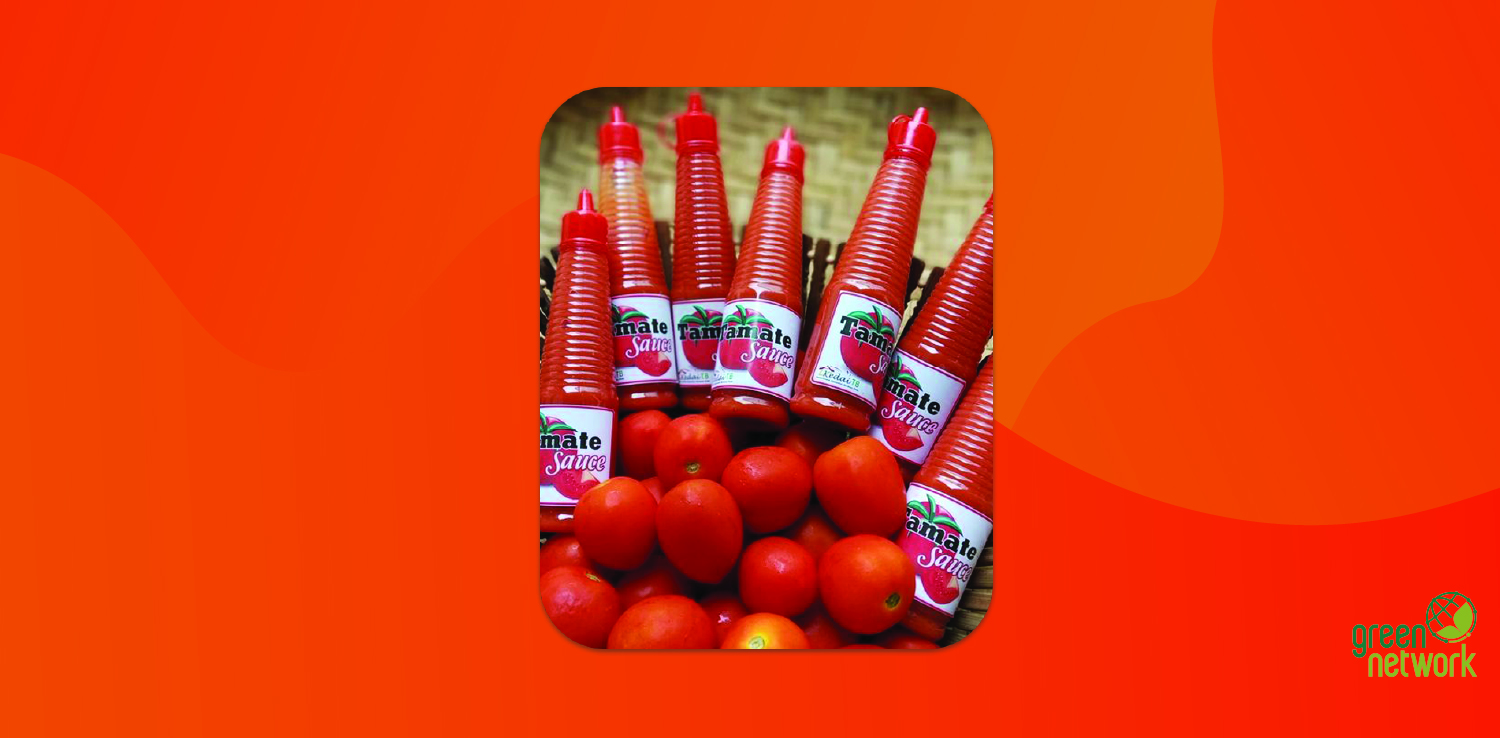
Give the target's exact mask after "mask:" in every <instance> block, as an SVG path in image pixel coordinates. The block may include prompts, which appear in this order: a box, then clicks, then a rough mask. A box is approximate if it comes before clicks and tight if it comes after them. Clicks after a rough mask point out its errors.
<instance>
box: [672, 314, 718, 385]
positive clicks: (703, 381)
mask: <svg viewBox="0 0 1500 738" xmlns="http://www.w3.org/2000/svg"><path fill="white" fill-rule="evenodd" d="M672 325H674V326H677V336H676V338H677V384H679V385H681V386H683V387H708V386H710V385H712V384H713V383H714V357H715V355H717V354H718V352H719V334H720V333H721V332H722V331H723V327H724V301H723V300H683V301H681V302H673V303H672Z"/></svg>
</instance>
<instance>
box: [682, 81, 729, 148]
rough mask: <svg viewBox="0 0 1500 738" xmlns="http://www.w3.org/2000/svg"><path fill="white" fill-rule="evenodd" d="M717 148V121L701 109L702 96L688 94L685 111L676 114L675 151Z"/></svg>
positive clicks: (694, 93)
mask: <svg viewBox="0 0 1500 738" xmlns="http://www.w3.org/2000/svg"><path fill="white" fill-rule="evenodd" d="M718 150H719V123H718V121H716V120H714V117H713V115H711V114H710V113H709V112H708V111H706V110H704V109H703V96H702V95H700V94H698V93H696V92H693V93H689V94H688V109H687V112H686V113H683V114H681V115H679V116H677V153H678V154H683V153H686V152H688V151H709V152H717V151H718Z"/></svg>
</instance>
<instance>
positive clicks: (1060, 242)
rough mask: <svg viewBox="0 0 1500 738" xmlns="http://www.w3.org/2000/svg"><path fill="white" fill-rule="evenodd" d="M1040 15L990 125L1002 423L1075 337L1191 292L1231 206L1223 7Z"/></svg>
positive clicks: (1060, 10) (1009, 35) (1020, 41)
mask: <svg viewBox="0 0 1500 738" xmlns="http://www.w3.org/2000/svg"><path fill="white" fill-rule="evenodd" d="M1031 12H1033V13H1035V16H1029V17H1025V18H1022V19H1017V21H1016V23H1015V24H1014V25H1011V24H1007V25H1005V26H1002V27H1000V29H999V30H998V32H999V33H1000V34H1001V36H1002V39H1001V42H1000V43H999V46H1000V47H1001V48H1005V49H1008V50H1009V52H1008V53H1009V55H1010V56H1012V57H1013V58H1014V59H1017V60H1021V59H1024V60H1025V63H1024V64H1020V63H1017V64H1005V65H1002V66H1001V75H1000V78H999V80H998V83H999V86H1000V87H1001V89H1002V91H1003V94H1004V96H1005V98H1006V99H1007V100H1008V101H1010V102H1009V103H1008V105H1009V106H1010V107H1009V108H1008V109H1007V110H1006V111H1004V113H1005V114H1004V115H1003V116H997V115H994V114H993V113H990V114H989V115H988V118H987V120H988V121H989V123H990V130H991V133H992V134H993V136H994V140H995V169H996V171H997V172H999V176H997V177H996V180H995V181H996V188H995V249H996V253H995V257H996V264H995V274H996V280H997V283H996V290H995V320H996V328H995V346H996V351H995V357H996V359H995V360H996V365H995V415H996V417H997V418H998V419H999V420H1000V422H1002V423H1006V424H1010V423H1012V422H1014V421H1015V419H1016V417H1017V414H1018V413H1019V412H1020V410H1021V406H1022V405H1023V404H1024V403H1025V401H1026V397H1027V395H1028V394H1030V392H1031V389H1032V387H1033V385H1034V384H1035V382H1036V380H1037V378H1038V377H1040V376H1041V375H1042V372H1043V370H1044V369H1046V367H1047V364H1048V363H1049V362H1051V361H1052V359H1053V357H1055V356H1056V355H1057V352H1058V351H1060V350H1061V349H1062V348H1063V346H1065V345H1066V344H1067V343H1068V341H1070V340H1072V339H1073V338H1074V337H1075V336H1077V335H1078V334H1079V333H1080V332H1082V331H1083V330H1084V329H1086V328H1088V327H1089V326H1090V325H1093V324H1094V323H1095V322H1097V321H1099V320H1100V319H1101V318H1104V317H1105V316H1107V315H1110V314H1111V313H1114V312H1116V311H1118V310H1120V309H1122V308H1125V307H1128V306H1131V305H1136V304H1139V303H1142V302H1147V301H1150V300H1157V299H1161V298H1163V297H1167V296H1168V295H1171V294H1174V293H1176V292H1178V291H1180V290H1182V289H1183V288H1184V287H1186V286H1187V285H1188V284H1189V283H1191V282H1192V281H1193V279H1195V278H1196V277H1197V276H1198V275H1199V274H1200V273H1201V272H1202V270H1203V268H1204V266H1205V265H1207V264H1208V261H1209V259H1210V257H1211V256H1212V255H1213V252H1214V247H1215V244H1216V242H1217V241H1218V237H1219V224H1220V219H1221V216H1222V212H1223V183H1222V175H1221V168H1220V161H1219V133H1218V125H1217V122H1216V120H1215V115H1216V114H1215V110H1214V89H1213V78H1212V56H1211V48H1210V38H1211V32H1212V24H1213V13H1214V4H1213V3H1212V2H1190V3H1179V4H1177V6H1176V7H1174V8H1173V9H1171V10H1170V11H1166V10H1163V11H1160V12H1159V13H1155V14H1146V13H1142V12H1141V10H1140V9H1139V8H1137V7H1135V6H1133V5H1129V4H1124V5H1118V6H1110V5H1098V6H1093V7H1090V8H1089V9H1087V10H1086V11H1083V12H1086V13H1087V15H1088V18H1089V22H1088V23H1079V22H1078V18H1077V17H1076V15H1075V14H1076V13H1078V12H1080V10H1079V9H1077V8H1071V9H1070V8H1066V7H1065V6H1061V7H1050V6H1049V7H1047V8H1046V9H1036V10H1033V11H1031ZM1063 27H1066V28H1067V30H1066V32H1064V31H1062V28H1063ZM1012 45H1013V46H1012ZM1038 70H1046V73H1039V72H1038ZM1013 111H1014V114H1012V112H1013Z"/></svg>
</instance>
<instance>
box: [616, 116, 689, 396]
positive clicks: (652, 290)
mask: <svg viewBox="0 0 1500 738" xmlns="http://www.w3.org/2000/svg"><path fill="white" fill-rule="evenodd" d="M645 159H646V154H645V152H643V151H642V150H641V132H640V131H639V130H637V129H636V127H635V126H633V125H631V124H629V123H626V122H625V112H624V111H623V110H621V109H620V106H618V105H616V106H615V107H614V109H612V110H611V111H610V120H609V122H608V123H605V124H604V125H602V126H600V127H599V167H600V171H599V204H600V209H601V210H603V211H604V217H605V218H607V219H608V220H609V279H610V282H609V296H610V316H611V318H612V319H613V322H614V345H615V390H616V392H618V393H619V396H620V409H621V410H625V411H627V412H635V411H637V410H649V409H652V408H668V407H672V406H673V405H676V404H677V367H676V353H677V351H676V349H675V348H674V347H673V344H674V343H675V342H674V341H673V340H672V304H671V301H670V299H669V298H668V297H667V279H666V277H665V276H663V274H662V270H661V249H660V248H659V247H658V246H657V243H656V223H655V221H653V220H651V204H650V203H649V202H647V200H646V179H645V175H644V173H643V172H642V170H641V162H643V161H645Z"/></svg>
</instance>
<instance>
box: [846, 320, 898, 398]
mask: <svg viewBox="0 0 1500 738" xmlns="http://www.w3.org/2000/svg"><path fill="white" fill-rule="evenodd" d="M838 320H839V335H840V336H841V338H840V339H839V354H840V355H841V356H842V357H843V359H844V364H845V366H848V367H849V371H851V372H854V374H855V375H856V376H858V377H860V378H861V379H865V380H868V381H871V382H874V381H878V380H879V379H880V378H881V377H882V376H884V375H885V369H886V364H887V363H888V362H889V361H890V355H891V351H893V350H894V349H895V347H896V326H895V324H894V323H892V322H891V319H890V317H889V316H888V315H887V314H884V313H881V312H880V307H879V306H877V305H871V306H870V309H869V311H864V310H855V311H853V312H851V313H848V314H846V315H840V316H839V317H838Z"/></svg>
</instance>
